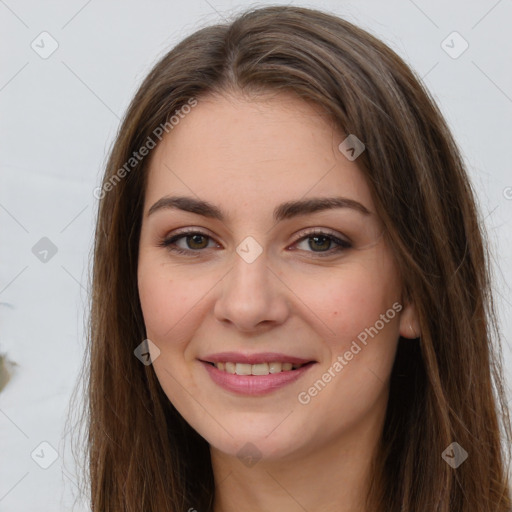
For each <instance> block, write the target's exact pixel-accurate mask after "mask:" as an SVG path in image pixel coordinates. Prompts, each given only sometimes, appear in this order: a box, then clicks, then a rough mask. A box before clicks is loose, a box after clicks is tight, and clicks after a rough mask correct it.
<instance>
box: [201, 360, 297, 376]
mask: <svg viewBox="0 0 512 512" xmlns="http://www.w3.org/2000/svg"><path fill="white" fill-rule="evenodd" d="M210 364H211V365H214V366H215V367H216V368H217V370H220V371H222V372H226V373H231V374H236V375H269V374H270V373H281V372H289V371H293V370H297V369H298V368H300V367H302V366H303V365H302V364H293V363H281V362H277V361H274V362H270V363H258V364H248V363H233V362H229V361H226V362H218V363H210ZM306 364H307V363H306Z"/></svg>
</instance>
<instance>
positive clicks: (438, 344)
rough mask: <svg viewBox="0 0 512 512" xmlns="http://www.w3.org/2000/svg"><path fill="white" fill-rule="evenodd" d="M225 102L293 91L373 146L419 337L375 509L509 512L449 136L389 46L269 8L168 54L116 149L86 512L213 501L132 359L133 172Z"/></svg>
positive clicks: (491, 370) (408, 346)
mask: <svg viewBox="0 0 512 512" xmlns="http://www.w3.org/2000/svg"><path fill="white" fill-rule="evenodd" d="M230 90H236V91H242V92H248V93H256V94H257V93H259V92H272V91H288V92H290V93H292V94H297V95H299V96H300V97H301V98H303V99H305V100H308V101H313V102H314V103H315V104H317V105H319V106H320V107H322V108H323V109H325V111H326V112H327V113H328V114H329V115H330V116H331V117H332V119H333V120H334V122H335V123H336V125H337V126H338V127H339V128H340V129H342V130H343V131H344V132H345V133H346V134H349V133H350V134H356V136H357V137H358V138H359V139H360V140H362V141H363V142H364V144H365V146H366V151H365V152H364V153H363V154H362V155H361V156H360V157H359V158H358V163H359V164H360V168H361V171H362V172H364V174H365V176H366V179H367V182H368V185H369V187H370V189H371V192H372V195H373V198H374V202H375V205H376V208H377V213H378V214H379V215H380V217H381V219H382V220H383V223H384V225H385V235H386V238H387V242H388V243H389V245H390V247H391V248H392V250H393V251H394V255H395V258H396V263H397V266H398V268H399V269H400V272H401V276H402V281H403V283H404V287H405V292H406V295H407V297H408V299H409V300H411V301H412V302H413V303H414V304H415V307H416V311H417V313H418V316H419V322H420V327H421V337H420V338H419V339H417V340H412V341H411V340H404V339H400V340H399V346H398V352H397V356H396V361H395V365H394V368H393V371H392V375H391V387H390V397H389V404H388V410H387V416H386V421H385V425H384V429H383V432H382V439H381V448H380V453H379V455H378V457H376V460H375V475H374V483H375V485H374V486H373V487H372V491H371V493H370V495H369V496H368V506H369V510H382V511H386V512H399V511H407V512H410V511H414V512H433V511H436V512H448V511H449V512H470V511H471V512H490V511H492V512H505V511H506V512H510V510H511V497H510V488H509V483H508V478H509V477H508V475H507V467H508V466H507V464H508V462H507V461H508V460H509V455H510V454H509V452H508V451H507V450H506V449H505V448H508V447H509V446H510V441H511V439H512V435H511V428H510V419H509V416H508V412H507V405H506V398H505V392H504V379H503V375H502V370H501V364H500V361H501V359H500V350H499V348H500V347H499V337H498V330H497V328H496V326H497V323H496V318H495V314H494V309H493V308H494V306H493V302H492V294H491V288H490V279H489V276H490V271H489V266H488V261H489V257H488V254H487V249H486V247H487V245H486V244H485V243H484V238H483V228H482V223H481V220H480V218H479V215H478V212H477V210H476V207H475V199H474V193H473V191H472V189H471V185H470V183H469V181H468V177H467V175H466V172H465V169H464V166H463V163H462V159H461V156H460V154H459V151H458V149H457V147H456V145H455V143H454V140H453V138H452V136H451V134H450V132H449V130H448V128H447V126H446V124H445V122H444V120H443V118H442V116H441V114H440V112H439V110H438V108H437V107H436V105H435V103H434V101H433V100H432V99H431V97H430V95H429V94H428V92H427V91H426V90H425V89H424V88H423V87H422V85H421V83H420V81H419V80H418V79H417V78H416V77H415V76H414V74H413V72H412V71H411V70H410V69H409V68H408V67H407V66H406V64H405V63H404V62H403V61H402V60H401V59H400V58H399V57H398V56H397V55H396V54H395V53H394V52H393V51H391V50H390V49H389V48H388V47H387V46H386V45H385V44H383V43H382V42H380V41H379V40H377V39H375V38H374V37H373V36H371V35H370V34H368V33H367V32H365V31H363V30H361V29H359V28H357V27H355V26H354V25H352V24H350V23H348V22H347V21H344V20H342V19H339V18H337V17H335V16H331V15H328V14H325V13H322V12H319V11H316V10H311V9H306V8H298V7H277V6H276V7H267V8H261V9H255V10H251V11H248V12H246V13H244V14H242V15H240V16H238V17H237V18H236V19H235V20H234V21H233V22H232V23H229V24H222V25H215V26H210V27H207V28H204V29H201V30H199V31H197V32H196V33H194V34H192V35H191V36H189V37H188V38H186V39H185V40H184V41H182V42H181V43H180V44H178V45H177V46H176V47H175V48H174V49H172V50H171V51H170V52H169V53H167V54H166V55H165V56H164V57H163V58H162V59H161V60H160V61H159V62H158V63H157V64H156V65H155V67H154V68H153V69H152V71H151V72H150V73H149V75H148V76H147V78H146V79H145V80H144V82H143V83H142V85H141V86H140V88H139V90H138V92H137V93H136V95H135V97H134V99H133V101H132V103H131V105H130V106H129V109H128V111H127V113H126V115H125V117H124V120H123V122H122V124H121V126H120V129H119V132H118V135H117V139H116V141H115V144H114V145H113V148H112V150H111V153H110V157H109V160H108V163H107V166H106V171H105V175H104V179H103V185H102V189H101V194H100V195H99V197H100V198H101V200H100V202H99V210H98V219H97V228H96V235H95V245H94V259H93V273H92V295H91V304H90V307H91V311H90V323H89V335H88V342H89V345H88V353H87V361H86V363H87V364H86V366H85V368H86V370H84V377H85V389H86V392H87V398H88V401H87V405H86V408H85V410H84V417H83V421H84V423H85V424H86V428H85V436H84V437H85V439H84V440H85V445H84V446H85V449H86V451H87V456H88V457H87V459H88V460H87V471H88V480H90V503H91V507H92V510H94V511H95V512H114V511H115V512H120V511H127V512H132V511H133V512H135V511H136V512H140V511H141V510H144V511H155V512H156V511H158V512H161V511H163V510H166V511H184V510H188V509H189V508H194V509H197V510H200V511H202V510H204V511H206V510H211V507H212V504H213V497H214V480H213V474H212V468H211V462H210V454H209V447H208V444H207V443H206V441H205V440H204V439H203V438H201V437H200V436H199V435H198V434H197V433H196V432H195V431H194V430H193V429H192V428H191V427H190V426H189V425H188V424H187V423H186V422H185V421H184V419H183V418H182V417H181V416H180V414H179V413H178V412H177V411H176V410H175V408H174V407H173V405H172V403H170V401H169V399H168V398H167V396H166V395H165V394H164V392H163V391H162V389H161V387H160V385H159V382H158V380H157V378H156V376H155V373H154V370H153V368H152V366H145V365H143V364H141V362H140V361H139V360H138V359H137V358H136V357H135V356H134V353H133V352H134V349H135V348H136V347H137V346H138V345H139V344H140V343H141V342H142V340H144V339H145V338H146V333H145V327H144V322H143V317H142V313H141V307H140V303H139V297H138V290H137V257H138V243H139V234H140V227H141V217H142V205H143V198H144V193H145V184H146V178H147V171H148V163H149V157H148V158H143V159H141V160H140V161H137V162H136V163H134V162H133V161H132V162H131V163H130V166H128V167H127V166H126V163H127V162H129V161H130V159H131V158H133V154H134V152H137V151H138V150H139V149H140V148H141V147H142V146H144V145H146V144H147V141H148V137H150V138H152V139H154V133H155V129H157V127H159V126H163V125H165V123H167V126H169V116H172V115H173V114H174V113H175V112H176V111H178V110H179V109H180V108H183V106H184V105H186V104H187V102H190V100H191V99H195V100H197V101H199V102H200V101H201V98H202V97H205V96H206V95H208V94H211V93H215V92H226V91H227V92H229V91H230ZM171 136H172V135H171ZM157 142H158V141H157ZM132 164H133V165H132ZM123 166H124V169H125V172H120V169H122V168H123ZM503 441H504V443H503V444H502V442H503ZM452 442H457V443H458V444H459V445H460V446H461V447H463V448H464V449H465V450H466V451H467V452H468V459H467V460H466V461H465V462H464V463H463V464H461V465H460V466H459V467H457V468H456V469H455V468H452V467H451V466H450V465H449V464H447V463H446V462H445V460H443V457H442V454H443V452H444V451H445V449H446V448H447V447H448V446H449V445H450V444H451V443H452ZM377 484H378V485H377Z"/></svg>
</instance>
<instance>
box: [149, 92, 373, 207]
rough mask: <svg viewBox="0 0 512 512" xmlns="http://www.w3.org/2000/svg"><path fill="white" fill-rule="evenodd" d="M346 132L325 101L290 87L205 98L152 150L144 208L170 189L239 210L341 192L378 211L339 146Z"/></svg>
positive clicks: (352, 164)
mask: <svg viewBox="0 0 512 512" xmlns="http://www.w3.org/2000/svg"><path fill="white" fill-rule="evenodd" d="M344 138H345V134H343V132H342V131H341V130H339V129H338V128H337V127H335V126H334V124H333V122H332V121H331V120H330V119H329V118H328V116H327V115H326V114H325V113H324V112H322V110H321V109H320V107H318V106H316V105H314V104H311V103H307V102H305V101H303V100H301V99H300V98H298V97H295V96H292V95H291V94H288V93H279V94H274V95H272V96H265V97H252V98H247V97H243V96H236V95H222V96H209V97H205V98H202V99H201V98H200V99H198V103H197V105H196V106H195V107H194V108H193V109H191V110H190V111H189V113H187V114H186V115H183V117H182V118H180V120H179V123H177V124H176V125H175V126H174V127H173V129H172V130H170V131H169V133H168V134H166V135H165V136H164V137H163V140H162V142H161V143H160V144H159V145H158V146H157V148H156V149H155V150H154V153H153V155H152V158H151V163H150V166H149V176H148V184H147V190H146V210H147V208H148V207H149V206H148V204H152V203H153V202H154V201H157V200H158V199H160V197H162V196H163V195H165V194H170V193H173V194H187V195H191V194H192V195H195V196H198V197H200V198H202V199H208V200H209V201H211V202H213V203H217V204H219V205H220V206H222V205H224V206H225V207H226V209H228V207H232V208H234V209H235V210H236V209H239V208H244V205H245V209H251V208H255V205H257V206H258V209H265V208H268V209H269V210H270V209H272V208H273V206H274V204H277V203H280V202H283V201H288V200H291V199H299V198H303V197H307V196H308V195H311V196H316V197H318V196H332V195H333V193H337V194H339V195H343V196H345V197H350V198H352V199H354V200H357V201H360V202H362V203H363V204H365V205H366V206H367V208H368V209H370V210H373V204H372V200H371V196H370V191H369V188H368V186H367V184H366V181H365V178H364V176H363V174H362V172H361V171H360V169H359V168H358V166H357V163H356V162H355V161H349V160H348V159H347V158H345V156H344V155H343V154H342V153H340V151H339V150H338V145H339V144H340V143H341V142H342V140H343V139H344Z"/></svg>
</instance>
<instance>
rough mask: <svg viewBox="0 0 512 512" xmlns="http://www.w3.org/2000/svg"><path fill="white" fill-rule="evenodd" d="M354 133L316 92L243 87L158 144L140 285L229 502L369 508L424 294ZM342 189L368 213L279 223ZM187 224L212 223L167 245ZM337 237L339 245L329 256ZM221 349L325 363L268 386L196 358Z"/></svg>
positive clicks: (335, 212) (202, 103) (163, 362)
mask: <svg viewBox="0 0 512 512" xmlns="http://www.w3.org/2000/svg"><path fill="white" fill-rule="evenodd" d="M345 136H346V135H344V134H343V133H342V132H341V131H339V130H338V129H337V128H335V127H334V126H333V124H332V123H331V122H330V121H328V119H327V118H326V117H325V115H323V114H322V112H321V111H320V110H319V108H318V107H316V106H315V105H312V104H309V103H306V102H305V101H304V100H302V99H299V98H297V97H295V96H292V95H291V94H288V93H279V94H274V95H272V96H265V97H263V96H257V97H247V96H242V95H241V94H237V93H230V94H229V95H228V94H225V95H221V96H219V95H216V96H209V97H203V98H200V99H199V100H198V105H197V106H196V107H195V108H193V109H192V110H191V112H190V113H189V114H187V115H186V116H185V117H184V118H183V119H181V120H180V122H179V124H178V125H176V126H175V127H174V129H173V130H172V131H171V132H169V134H168V135H166V136H165V137H164V139H163V141H162V143H161V144H160V145H159V146H157V148H156V149H155V150H154V151H153V154H152V155H151V162H150V166H149V176H148V183H147V190H146V193H145V200H144V214H143V215H144V217H143V222H142V229H141V237H140V251H139V267H138V286H139V294H140V300H141V305H142V310H143V315H144V321H145V325H146V329H147V337H148V338H149V339H150V340H151V341H152V342H153V343H154V344H155V345H156V346H157V347H158V348H159V350H160V354H159V356H158V357H156V358H155V359H154V361H153V367H154V370H155V372H156V375H157V377H158V379H159V382H160V384H161V386H162V388H163V390H164V392H165V393H166V395H167V396H168V397H169V400H170V401H171V402H172V403H173V404H174V406H175V407H176V408H177V409H178V411H179V412H180V413H181V414H182V415H183V417H184V418H185V419H186V420H187V422H188V423H189V424H190V425H191V426H192V427H193V428H194V429H196V430H197V431H198V432H199V433H200V434H201V435H202V436H203V437H204V438H205V439H206V440H207V441H208V443H209V444H210V451H211V457H212V466H213V470H214V476H215V481H216V495H215V512H220V511H223V512H231V511H235V510H236V511H237V512H240V511H256V510H257V511H271V510H287V511H289V512H294V511H303V510H304V509H306V510H308V511H309V512H313V511H320V510H321V511H324V512H325V511H331V510H332V511H334V510H336V511H338V512H339V511H342V512H343V511H351V512H354V511H363V510H365V508H364V504H363V502H364V496H365V492H366V490H367V486H368V474H369V468H370V464H371V461H372V458H373V456H374V453H375V449H376V447H377V441H378V438H379V436H380V433H381V431H382V426H383V420H384V415H385V410H386V405H387V400H388V393H389V391H388V385H389V376H390V373H391V369H392V364H393V361H394V357H395V351H396V346H397V341H398V338H399V336H400V335H401V336H404V337H409V338H410V337H415V336H416V335H417V334H418V332H419V328H418V323H417V319H416V315H415V311H414V307H413V305H411V304H404V303H403V302H402V285H401V282H400V278H399V273H398V271H397V268H396V265H395V263H394V258H393V255H392V253H391V251H390V249H389V247H387V245H386V243H385V239H384V237H382V236H381V234H382V225H381V223H380V220H379V218H378V217H377V215H376V214H375V208H374V204H373V201H372V197H371V194H370V190H369V187H368V185H367V183H366V181H365V178H364V176H363V174H362V172H361V170H360V169H359V168H358V165H357V159H356V160H355V161H349V160H348V159H347V158H346V157H345V156H344V155H343V154H342V153H341V152H340V151H339V150H338V145H339V144H340V142H342V141H343V139H344V138H345ZM168 195H180V196H181V195H183V196H189V197H193V198H196V199H197V198H199V199H201V200H206V201H208V202H210V203H212V204H214V205H216V206H217V207H218V208H220V209H221V210H222V211H223V212H224V214H225V216H226V218H225V219H224V221H220V220H217V219H211V218H207V217H204V216H202V215H199V214H196V213H191V212H186V211H182V210H179V209H176V208H173V209H170V208H168V209H160V210H157V211H155V212H153V213H152V214H150V215H148V211H149V209H150V207H151V206H152V205H153V204H154V203H156V202H157V201H158V200H160V199H161V198H162V197H164V196H168ZM333 196H343V197H345V198H349V199H352V200H354V201H357V202H359V203H360V204H362V205H364V207H365V208H366V209H367V210H368V211H369V212H370V213H369V214H363V213H361V212H359V211H357V210H355V209H352V208H336V209H329V210H324V211H320V212H315V213H308V214H305V215H301V216H298V217H294V218H290V219H286V220H282V221H280V222H277V223H276V222H275V221H274V219H273V217H272V215H273V210H274V208H275V207H276V206H278V205H279V204H281V203H284V202H286V201H292V200H298V199H307V198H311V197H320V198H325V197H333ZM187 227H194V228H197V229H198V230H200V231H202V232H204V233H205V235H206V237H211V238H201V237H199V239H194V240H195V245H194V240H190V238H189V239H188V244H187V238H185V237H184V238H181V239H180V240H179V241H176V242H175V245H176V246H178V247H179V248H182V249H188V250H189V251H190V252H191V253H192V252H193V251H195V252H194V253H193V254H192V255H180V254H176V253H173V252H172V251H170V250H169V248H167V247H162V246H161V245H159V244H160V243H161V242H162V240H165V239H168V238H169V237H170V236H171V235H173V234H176V232H177V231H178V230H179V229H181V228H187ZM314 228H316V229H320V228H321V230H322V231H323V232H327V233H328V234H334V235H336V236H338V237H340V238H343V239H344V240H349V241H350V242H351V244H352V247H351V248H349V249H344V250H343V251H339V252H335V251H333V250H332V248H333V247H336V244H335V243H332V244H331V245H329V242H328V241H327V242H326V241H325V239H324V240H323V241H322V240H321V241H320V242H319V245H318V244H317V245H315V244H313V247H311V245H310V243H311V242H312V240H311V238H310V239H308V238H305V236H306V235H307V234H308V231H309V232H311V231H312V230H313V229H314ZM247 236H251V237H253V238H254V239H255V240H256V241H257V242H258V244H259V245H260V246H261V247H262V249H263V252H262V253H261V254H260V255H259V256H258V257H257V258H256V260H255V261H253V262H252V263H248V262H247V261H245V260H244V259H243V258H241V257H240V256H239V254H237V252H236V248H237V246H238V245H239V244H240V242H242V241H243V240H244V239H245V238H246V237H247ZM310 236H311V235H310ZM326 247H327V248H328V249H331V251H330V255H329V256H322V250H325V248H326ZM319 253H320V255H319ZM394 303H398V304H400V305H401V306H402V309H401V311H400V312H399V313H397V314H396V315H395V316H394V318H392V319H388V321H387V322H386V323H385V324H384V327H383V328H382V329H381V330H379V332H378V334H377V335H375V336H374V337H373V338H368V343H367V345H366V346H363V345H361V344H359V345H361V347H362V350H361V351H360V352H358V353H357V355H355V356H354V357H353V359H351V360H350V361H348V362H347V364H346V365H344V367H343V370H342V371H340V372H334V373H335V375H336V376H335V377H333V378H332V379H331V381H330V382H329V383H328V384H327V385H326V386H325V387H324V388H323V389H322V390H321V391H320V392H318V393H317V394H316V396H313V397H311V399H310V401H309V402H308V403H307V404H303V403H300V402H299V400H298V396H299V393H301V392H304V391H306V392H307V390H308V389H309V388H310V387H311V386H312V385H313V384H314V383H315V381H317V380H318V379H321V378H322V375H323V374H324V373H325V372H326V371H328V369H329V368H332V367H333V365H334V364H335V362H336V361H337V357H338V356H340V355H343V354H345V353H346V352H347V350H349V349H350V346H351V343H352V342H353V341H354V340H356V339H357V336H358V335H359V334H360V333H361V332H362V331H364V330H365V328H369V327H370V326H374V325H375V323H376V321H377V320H379V318H381V315H382V314H385V313H386V311H387V310H389V309H390V308H392V305H393V304H394ZM221 351H237V352H244V353H256V352H269V351H272V352H282V353H285V354H291V355H296V356H299V357H303V358H306V359H308V360H314V361H316V364H315V365H314V366H313V367H312V368H310V369H309V371H308V372H307V373H306V374H305V375H304V376H303V377H301V378H300V379H299V380H297V381H295V382H293V383H291V384H289V385H287V386H285V387H284V388H281V389H278V390H275V391H273V392H271V393H270V394H267V395H264V396H246V395H237V394H234V393H232V392H229V391H226V390H224V389H222V388H220V387H219V386H217V385H216V384H215V383H214V382H213V381H212V380H211V378H210V377H209V375H208V373H207V372H206V371H205V369H204V367H203V365H202V363H200V362H199V361H198V358H201V357H202V356H205V355H207V354H212V353H215V352H221ZM331 371H332V370H331ZM247 443H252V445H254V447H256V448H251V449H252V450H253V451H254V452H255V455H256V454H257V456H258V457H261V458H260V460H259V461H258V462H257V463H256V464H254V465H252V466H249V465H246V464H244V463H243V461H242V460H241V459H240V458H239V457H238V456H237V452H238V451H239V450H240V449H242V447H244V446H247ZM252 445H250V446H252ZM246 449H247V448H246Z"/></svg>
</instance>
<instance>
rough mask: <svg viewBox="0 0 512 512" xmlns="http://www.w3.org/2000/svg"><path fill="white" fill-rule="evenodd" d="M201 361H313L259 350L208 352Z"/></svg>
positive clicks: (303, 362)
mask: <svg viewBox="0 0 512 512" xmlns="http://www.w3.org/2000/svg"><path fill="white" fill-rule="evenodd" d="M201 361H205V362H207V363H225V362H232V363H246V364H259V363H274V362H275V363H292V364H305V363H310V362H315V361H314V360H313V359H304V358H302V357H296V356H290V355H287V354H280V353H277V352H260V353H258V354H243V353H242V352H219V353H216V354H210V355H207V356H204V357H203V358H201Z"/></svg>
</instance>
